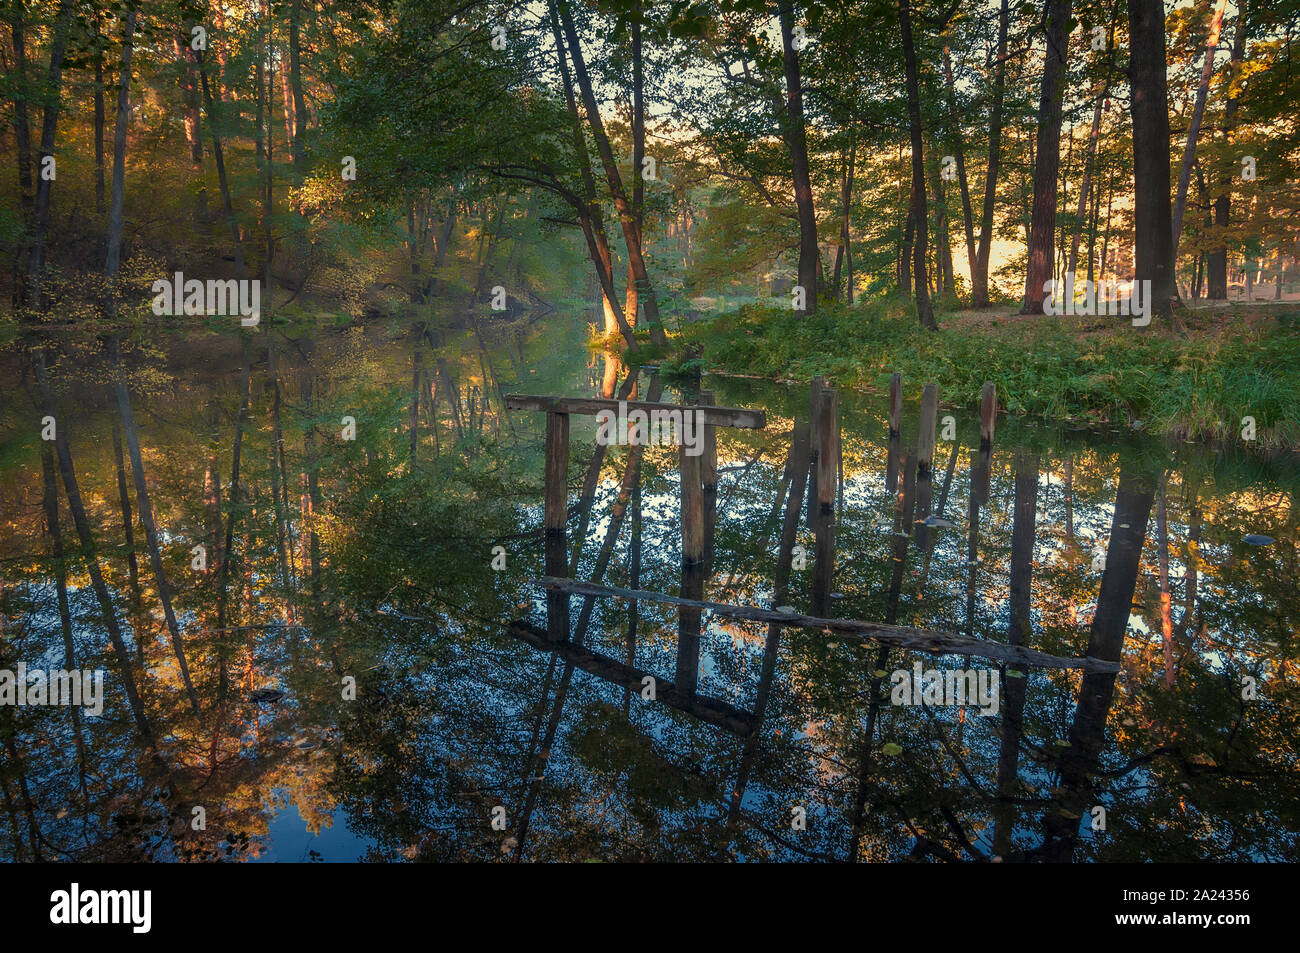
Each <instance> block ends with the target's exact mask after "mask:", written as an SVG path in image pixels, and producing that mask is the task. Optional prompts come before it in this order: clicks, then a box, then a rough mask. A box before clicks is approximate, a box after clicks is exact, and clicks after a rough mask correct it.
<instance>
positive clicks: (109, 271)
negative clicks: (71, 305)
mask: <svg viewBox="0 0 1300 953" xmlns="http://www.w3.org/2000/svg"><path fill="white" fill-rule="evenodd" d="M125 29H126V32H125V35H124V37H123V40H122V74H121V76H120V77H119V82H118V90H117V121H116V123H115V124H114V126H113V189H112V192H111V193H110V197H109V207H108V253H107V260H106V262H105V263H104V274H105V275H106V276H107V278H108V289H107V294H108V300H107V301H106V302H105V304H106V306H107V311H108V317H109V320H113V319H115V318H116V317H117V272H118V267H119V266H120V265H121V262H122V202H123V200H124V198H125V194H124V193H125V191H126V127H127V123H129V122H130V121H131V49H132V46H133V39H134V37H135V10H134V9H131V10H128V11H127V14H126V28H125Z"/></svg>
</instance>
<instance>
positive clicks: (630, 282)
mask: <svg viewBox="0 0 1300 953" xmlns="http://www.w3.org/2000/svg"><path fill="white" fill-rule="evenodd" d="M643 66H644V64H643V63H642V56H641V0H633V7H632V176H633V179H632V212H633V214H635V215H636V233H637V235H638V236H639V237H640V239H641V242H642V251H644V250H645V245H644V242H645V229H644V227H643V226H644V224H645V169H644V166H645V70H644V68H643ZM623 300H624V302H625V304H624V307H623V317H624V318H625V319H626V321H627V324H628V326H629V327H633V328H635V327H636V313H637V308H638V304H639V301H640V296H639V295H638V294H637V288H636V274H635V273H634V272H633V271H632V263H631V257H630V256H629V260H628V266H627V289H626V291H625V294H624V298H623Z"/></svg>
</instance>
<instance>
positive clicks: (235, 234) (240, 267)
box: [198, 3, 248, 278]
mask: <svg viewBox="0 0 1300 953" xmlns="http://www.w3.org/2000/svg"><path fill="white" fill-rule="evenodd" d="M220 5H221V4H220V3H218V4H217V6H218V7H220ZM198 60H199V85H200V86H201V87H202V89H203V106H204V112H206V113H207V114H208V129H209V130H211V134H212V160H213V163H214V164H215V165H216V167H217V187H218V188H219V189H220V191H221V207H222V208H223V209H224V210H225V213H226V223H227V224H228V225H229V226H230V240H231V241H232V242H234V245H235V271H236V272H237V273H238V275H239V277H240V278H244V277H246V276H247V274H248V267H247V265H246V264H245V263H244V246H243V243H242V242H241V241H240V238H239V223H238V222H236V221H235V206H234V202H233V201H232V200H231V197H230V179H229V177H228V176H227V175H226V159H225V153H224V152H223V151H222V149H221V135H220V133H219V132H218V131H217V115H216V113H217V110H216V106H215V104H214V102H213V97H212V87H211V85H210V84H209V83H208V71H207V70H206V69H205V68H204V58H203V55H202V54H201V53H200V54H199V57H198Z"/></svg>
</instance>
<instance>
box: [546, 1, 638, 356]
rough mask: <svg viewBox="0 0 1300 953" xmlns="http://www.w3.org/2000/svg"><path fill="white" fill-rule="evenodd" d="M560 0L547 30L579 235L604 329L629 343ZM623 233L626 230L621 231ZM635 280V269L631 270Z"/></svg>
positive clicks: (553, 3)
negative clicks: (592, 269)
mask: <svg viewBox="0 0 1300 953" xmlns="http://www.w3.org/2000/svg"><path fill="white" fill-rule="evenodd" d="M559 2H560V0H550V4H549V7H550V11H549V12H550V17H551V32H552V34H553V36H554V38H555V50H556V55H557V57H558V58H559V66H560V78H561V80H562V81H563V86H564V101H565V103H566V104H567V106H568V109H569V119H570V122H571V123H572V126H573V149H574V152H575V154H576V155H577V157H578V168H579V171H580V172H581V174H582V193H583V194H582V199H583V205H584V208H580V209H578V216H579V219H580V221H581V223H582V231H583V235H584V237H585V238H586V240H587V248H588V255H589V256H590V258H591V263H592V264H593V265H595V266H596V274H597V277H598V278H599V279H600V287H601V296H602V297H603V299H604V303H605V307H606V309H607V310H606V312H605V314H606V322H605V331H606V333H607V334H608V333H609V320H608V319H609V318H610V317H612V318H613V319H614V323H615V325H617V327H618V330H619V331H620V332H621V333H622V335H623V338H624V340H626V341H627V343H628V344H629V345H630V344H631V343H632V328H631V326H630V325H629V323H628V321H627V319H626V316H625V314H624V312H623V310H622V306H621V305H620V304H619V301H618V292H617V291H616V290H615V288H614V257H613V254H612V253H611V252H610V248H609V239H608V237H607V236H606V234H605V219H604V215H603V213H602V212H601V210H600V203H599V202H598V201H597V198H596V178H595V175H594V174H593V173H592V171H591V160H590V157H589V155H588V152H587V138H586V136H584V135H583V133H582V120H581V119H580V118H579V116H578V104H577V100H576V99H575V97H574V93H573V79H572V77H570V75H569V66H568V62H567V60H566V59H565V55H564V37H563V35H562V33H561V31H560V18H559V13H558V12H557V9H558V5H559ZM625 234H626V233H625ZM628 261H629V264H628V269H629V270H631V269H632V265H631V256H630V255H629V256H628ZM633 279H634V280H635V272H633Z"/></svg>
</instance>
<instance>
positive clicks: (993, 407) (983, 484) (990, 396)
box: [974, 381, 998, 504]
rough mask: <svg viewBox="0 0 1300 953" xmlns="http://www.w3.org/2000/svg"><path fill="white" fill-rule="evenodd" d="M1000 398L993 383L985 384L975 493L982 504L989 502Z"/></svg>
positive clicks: (981, 397)
mask: <svg viewBox="0 0 1300 953" xmlns="http://www.w3.org/2000/svg"><path fill="white" fill-rule="evenodd" d="M997 412H998V398H997V392H996V391H995V390H994V387H993V382H992V381H985V382H984V391H983V393H982V394H981V395H980V453H979V461H978V463H977V464H976V468H975V474H974V479H975V481H976V482H975V491H976V496H977V498H978V499H979V502H980V503H981V504H985V503H988V501H989V470H990V468H991V465H992V462H993V421H994V419H995V418H996V417H997Z"/></svg>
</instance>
